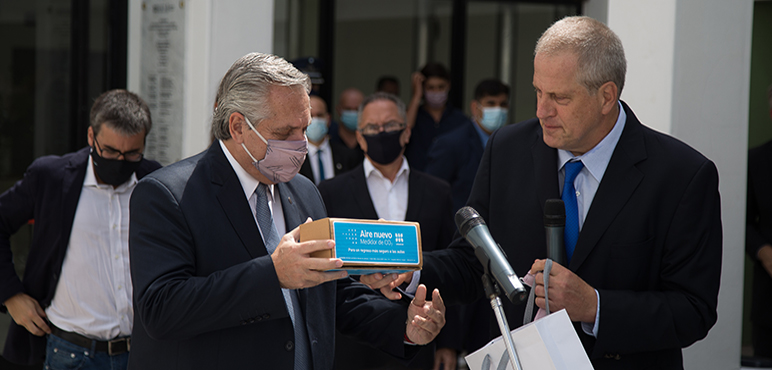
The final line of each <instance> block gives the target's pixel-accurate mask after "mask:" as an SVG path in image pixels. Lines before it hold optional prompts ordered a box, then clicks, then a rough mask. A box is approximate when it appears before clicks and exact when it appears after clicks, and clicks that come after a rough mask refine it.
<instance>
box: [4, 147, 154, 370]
mask: <svg viewBox="0 0 772 370" xmlns="http://www.w3.org/2000/svg"><path fill="white" fill-rule="evenodd" d="M89 151H90V148H89V147H86V148H83V149H81V150H79V151H77V152H74V153H69V154H65V155H64V156H61V157H59V156H46V157H41V158H38V159H36V160H35V161H34V162H33V163H32V164H31V165H30V166H29V168H27V172H26V173H25V174H24V178H23V179H22V180H19V182H17V183H16V184H15V185H14V186H13V187H12V188H10V189H9V190H8V191H6V192H5V193H3V194H2V195H0V302H5V301H6V300H7V299H8V298H11V297H12V296H14V295H16V294H17V293H20V292H24V293H26V294H28V295H30V296H31V297H33V298H35V299H37V300H38V302H39V303H40V306H41V307H43V309H45V308H46V307H48V305H49V304H50V303H51V299H53V297H54V291H55V290H56V284H57V283H58V282H59V273H60V272H61V270H62V262H63V261H64V256H65V254H66V253H67V245H68V244H69V242H70V232H71V231H72V222H73V220H74V218H75V210H76V209H77V207H78V201H79V200H80V193H81V190H82V188H83V180H84V179H85V178H86V169H87V168H88V166H87V165H88V162H87V160H88V159H89V158H90V157H89ZM160 167H161V165H160V164H158V163H157V162H154V161H149V160H143V161H142V163H141V164H140V166H139V168H138V169H137V171H136V174H137V178H140V179H141V178H142V177H143V176H145V175H147V174H148V173H149V172H152V171H153V170H155V169H157V168H160ZM30 219H34V220H35V227H34V233H33V235H32V242H31V244H30V251H29V256H28V259H27V265H26V269H25V271H24V280H23V281H22V280H19V278H18V276H17V275H16V271H15V270H14V266H13V256H12V254H11V244H10V241H9V238H10V237H11V235H13V234H14V233H16V231H18V230H19V228H20V227H21V226H22V225H24V224H26V223H27V222H28V221H29V220H30ZM0 309H2V310H3V312H5V307H4V306H0ZM45 347H46V338H45V337H38V336H35V335H32V334H31V333H30V332H28V331H27V329H25V328H24V327H22V326H19V325H16V323H14V322H11V326H10V328H9V329H8V336H7V338H6V342H5V349H4V351H3V357H5V358H6V359H8V360H10V361H12V362H16V363H21V364H35V363H41V362H42V361H43V359H44V358H45Z"/></svg>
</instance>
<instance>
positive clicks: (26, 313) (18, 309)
mask: <svg viewBox="0 0 772 370" xmlns="http://www.w3.org/2000/svg"><path fill="white" fill-rule="evenodd" d="M4 304H5V307H6V308H7V309H8V313H9V314H11V317H12V318H13V321H15V322H16V324H18V325H21V326H23V327H24V328H26V329H27V330H28V331H29V332H30V333H32V334H34V335H37V336H39V337H42V336H44V335H46V334H51V328H49V327H48V325H47V324H46V312H45V311H43V308H41V307H40V304H39V303H38V301H37V300H35V298H32V297H30V296H28V295H26V294H24V293H18V294H16V295H14V296H13V297H11V298H8V300H6V301H5V303H4Z"/></svg>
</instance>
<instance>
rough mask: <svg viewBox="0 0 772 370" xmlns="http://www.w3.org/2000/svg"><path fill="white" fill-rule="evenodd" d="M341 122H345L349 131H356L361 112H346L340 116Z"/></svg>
mask: <svg viewBox="0 0 772 370" xmlns="http://www.w3.org/2000/svg"><path fill="white" fill-rule="evenodd" d="M340 121H341V122H343V125H345V126H346V128H347V129H349V130H351V131H356V130H357V125H358V124H359V112H357V111H355V110H344V111H343V113H341V114H340Z"/></svg>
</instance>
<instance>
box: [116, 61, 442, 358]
mask: <svg viewBox="0 0 772 370" xmlns="http://www.w3.org/2000/svg"><path fill="white" fill-rule="evenodd" d="M309 89H310V84H309V80H308V77H307V76H306V75H304V74H303V73H301V72H300V71H298V70H297V69H295V68H294V67H292V66H291V65H290V64H289V63H287V62H286V61H285V60H283V59H281V58H279V57H277V56H274V55H267V54H261V53H251V54H247V55H245V56H243V57H241V58H240V59H239V60H237V61H236V62H235V63H234V64H233V66H231V68H230V70H228V72H227V73H226V74H225V76H224V77H223V79H222V81H221V83H220V88H219V90H218V93H217V97H216V101H217V103H216V106H217V108H216V110H215V112H214V116H213V118H212V131H213V135H214V137H215V138H217V141H216V142H214V143H213V144H212V146H210V148H209V149H208V150H206V151H204V152H202V153H200V154H198V155H196V156H193V157H191V158H187V159H185V160H182V161H180V162H178V163H175V164H173V165H170V166H169V167H167V168H166V169H164V170H161V171H158V172H157V173H155V174H153V175H152V176H149V177H147V178H146V179H144V180H143V181H142V182H140V183H139V184H138V186H137V189H136V192H135V193H134V196H133V197H132V200H131V213H132V219H131V229H130V230H131V235H130V256H131V275H132V280H133V282H134V284H135V285H134V286H135V289H134V301H135V313H136V315H135V319H136V325H134V332H133V337H132V339H133V342H132V352H131V359H130V361H129V368H130V369H143V370H145V369H170V368H180V369H241V368H265V369H293V368H294V369H296V370H298V369H310V368H313V369H317V370H325V369H330V368H331V367H332V363H333V348H334V342H335V340H334V338H335V337H334V334H335V327H336V324H337V327H338V328H341V330H342V331H344V332H346V333H349V334H352V335H355V336H357V337H358V338H361V339H362V340H366V341H368V342H370V343H372V344H373V345H375V346H378V347H379V348H382V349H383V350H385V351H387V352H389V353H391V354H394V355H396V356H401V357H409V355H410V352H411V351H413V347H411V346H409V345H407V344H405V342H404V341H408V340H409V341H412V342H414V343H417V344H425V343H428V342H429V341H431V340H432V339H433V338H434V336H436V334H437V333H438V332H439V329H440V328H441V327H442V325H443V324H444V317H443V313H444V306H443V305H442V300H441V298H440V297H439V292H438V291H434V292H433V294H432V301H431V302H424V300H423V299H424V298H425V295H426V291H425V289H423V288H422V289H419V292H418V293H417V294H416V299H415V300H413V303H412V304H409V305H407V306H408V307H405V306H404V305H401V304H397V303H394V302H390V301H388V300H385V299H383V297H380V296H378V295H375V294H373V293H372V292H371V291H369V290H368V289H367V288H366V287H364V286H363V285H361V284H358V283H356V284H354V283H351V280H346V281H345V282H342V283H340V286H341V288H342V289H339V290H338V291H337V293H336V283H335V281H334V280H337V279H341V278H346V273H345V272H344V271H326V270H329V269H335V268H340V267H341V266H342V261H341V260H340V259H334V258H311V257H310V256H309V254H310V253H312V252H314V251H317V250H322V249H330V248H332V247H333V246H334V241H332V240H314V241H307V242H303V243H298V242H297V240H299V229H298V226H299V225H300V224H301V223H303V222H304V221H306V220H309V219H319V218H323V217H325V210H324V204H323V203H322V199H321V197H320V196H319V192H318V191H317V190H316V187H315V186H314V185H313V183H311V182H310V181H309V180H308V179H307V178H305V177H303V176H295V175H296V174H297V171H298V170H299V167H300V164H301V163H302V161H303V157H304V156H305V153H306V145H307V144H306V142H305V135H304V132H305V129H306V127H307V126H308V124H309V121H310V120H311V115H310V111H309V99H308V91H309ZM253 122H254V124H253ZM290 230H291V231H290ZM282 235H283V237H282ZM347 282H348V283H347ZM406 312H407V315H406ZM336 321H337V322H336ZM365 323H366V324H365Z"/></svg>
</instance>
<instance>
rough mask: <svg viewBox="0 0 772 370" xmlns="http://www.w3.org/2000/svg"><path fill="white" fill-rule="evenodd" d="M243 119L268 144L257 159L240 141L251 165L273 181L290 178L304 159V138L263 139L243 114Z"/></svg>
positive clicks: (285, 180)
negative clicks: (260, 157)
mask: <svg viewBox="0 0 772 370" xmlns="http://www.w3.org/2000/svg"><path fill="white" fill-rule="evenodd" d="M244 119H245V120H246V121H247V125H249V128H251V129H252V131H254V132H255V133H256V134H257V136H258V137H260V140H263V142H264V143H265V145H266V146H268V147H267V148H266V149H265V158H263V159H261V160H259V161H258V160H257V159H255V157H254V156H252V153H250V152H249V150H248V149H247V146H246V145H244V143H241V146H242V147H243V148H244V150H245V151H246V152H247V154H248V155H249V158H252V165H253V166H255V168H257V170H258V171H260V173H262V174H263V176H265V177H267V178H268V180H271V181H272V182H273V183H279V182H287V181H290V180H292V178H293V177H295V175H297V173H298V171H300V166H301V165H302V164H303V161H305V160H306V153H308V144H307V142H306V141H305V140H293V141H289V140H265V138H264V137H263V135H260V133H259V132H257V130H256V129H255V126H252V122H249V119H248V118H247V116H244Z"/></svg>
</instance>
